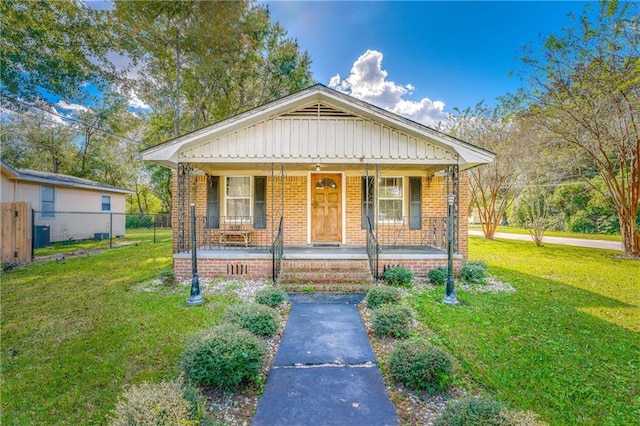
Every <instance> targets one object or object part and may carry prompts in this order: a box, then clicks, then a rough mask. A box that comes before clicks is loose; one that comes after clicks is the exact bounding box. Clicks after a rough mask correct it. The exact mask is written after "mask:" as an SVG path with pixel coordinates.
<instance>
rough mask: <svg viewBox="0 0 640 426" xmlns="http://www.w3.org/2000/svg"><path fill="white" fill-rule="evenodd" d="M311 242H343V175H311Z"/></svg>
mask: <svg viewBox="0 0 640 426" xmlns="http://www.w3.org/2000/svg"><path fill="white" fill-rule="evenodd" d="M311 242H312V243H340V242H342V175H341V174H336V173H314V174H312V175H311Z"/></svg>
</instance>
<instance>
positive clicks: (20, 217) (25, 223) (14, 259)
mask: <svg viewBox="0 0 640 426" xmlns="http://www.w3.org/2000/svg"><path fill="white" fill-rule="evenodd" d="M0 209H1V212H2V215H1V218H2V221H1V222H0V223H1V224H2V225H1V230H2V235H1V236H0V244H1V245H2V264H3V265H13V264H18V263H27V262H31V225H30V222H31V209H30V208H29V204H28V203H27V202H25V201H22V202H17V203H10V202H6V203H0Z"/></svg>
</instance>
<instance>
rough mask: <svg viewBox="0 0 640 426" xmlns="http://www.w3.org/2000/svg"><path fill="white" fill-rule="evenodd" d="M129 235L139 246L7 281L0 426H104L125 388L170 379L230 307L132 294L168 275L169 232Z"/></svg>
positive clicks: (9, 276)
mask: <svg viewBox="0 0 640 426" xmlns="http://www.w3.org/2000/svg"><path fill="white" fill-rule="evenodd" d="M127 233H128V235H129V236H130V237H131V238H132V239H134V238H133V237H135V240H136V241H137V243H134V244H132V245H128V246H123V247H120V248H114V249H110V250H105V251H103V252H101V253H99V254H94V255H91V256H78V257H67V259H66V260H65V261H64V262H57V261H55V260H53V261H48V262H38V263H34V264H31V265H28V266H26V267H23V268H19V269H16V270H13V271H10V272H4V273H3V275H2V293H1V295H2V299H1V300H2V348H1V350H2V352H1V356H2V372H1V378H2V383H1V387H2V421H1V423H2V424H6V425H13V424H19V425H27V424H102V423H105V421H106V419H105V416H106V414H107V413H108V412H109V411H110V410H111V409H112V408H113V406H114V405H115V401H116V398H117V396H118V395H119V394H120V392H121V390H122V386H123V385H125V384H131V383H138V382H141V381H143V380H152V381H158V380H160V379H163V378H172V377H174V376H175V375H176V374H177V373H178V368H177V366H176V361H177V357H178V356H179V354H180V353H181V351H182V350H183V348H184V341H185V337H186V336H187V335H188V334H189V333H192V332H194V331H197V330H201V329H203V328H205V327H207V326H209V325H211V324H213V323H214V322H216V321H217V318H218V317H219V315H220V314H221V311H222V310H223V309H224V307H225V306H226V305H228V304H229V303H232V301H231V300H229V299H228V298H225V297H218V298H216V297H214V296H210V297H208V299H209V300H208V302H209V303H207V304H206V305H204V306H201V307H195V308H187V307H185V301H186V299H187V298H188V296H189V294H188V289H187V291H185V292H182V293H181V294H176V293H175V292H164V293H163V292H142V291H137V290H134V286H135V285H136V284H137V283H141V282H145V281H148V280H151V279H154V278H157V277H158V274H159V272H160V271H161V270H163V269H167V268H170V267H171V231H170V230H169V231H162V232H160V233H159V234H158V243H157V244H154V243H153V231H151V233H149V231H146V232H145V231H136V232H131V233H129V231H128V232H127Z"/></svg>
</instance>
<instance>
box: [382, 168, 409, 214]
mask: <svg viewBox="0 0 640 426" xmlns="http://www.w3.org/2000/svg"><path fill="white" fill-rule="evenodd" d="M403 194H404V191H403V187H402V178H401V177H384V178H379V179H378V214H379V216H378V219H379V220H380V221H383V222H402V212H403V211H404V210H403V207H402V198H403Z"/></svg>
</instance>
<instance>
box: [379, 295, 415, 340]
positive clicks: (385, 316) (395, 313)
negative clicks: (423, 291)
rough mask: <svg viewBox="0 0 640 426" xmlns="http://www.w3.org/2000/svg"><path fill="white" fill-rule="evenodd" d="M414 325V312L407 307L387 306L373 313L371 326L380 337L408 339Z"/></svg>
mask: <svg viewBox="0 0 640 426" xmlns="http://www.w3.org/2000/svg"><path fill="white" fill-rule="evenodd" d="M412 324H413V311H412V310H411V308H410V307H408V306H406V305H393V304H388V303H387V304H385V305H382V306H381V307H379V308H378V309H374V310H373V312H372V313H371V326H372V327H373V332H374V333H375V335H376V336H378V337H385V336H390V337H406V336H408V335H409V332H410V331H411V326H412Z"/></svg>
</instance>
